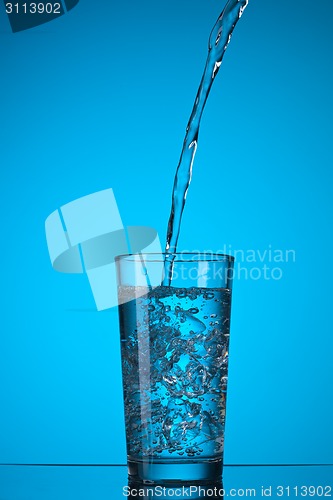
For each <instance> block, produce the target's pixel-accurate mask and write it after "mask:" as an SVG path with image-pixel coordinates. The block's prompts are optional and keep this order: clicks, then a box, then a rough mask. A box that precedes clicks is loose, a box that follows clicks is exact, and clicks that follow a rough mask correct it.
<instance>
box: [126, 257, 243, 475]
mask: <svg viewBox="0 0 333 500" xmlns="http://www.w3.org/2000/svg"><path fill="white" fill-rule="evenodd" d="M233 260H234V259H233V257H231V256H229V255H222V254H207V253H175V254H132V255H121V256H118V257H116V266H117V279H118V300H119V323H120V334H121V357H122V377H123V391H124V406H125V427H126V443H127V456H128V468H129V475H130V476H131V477H132V478H133V479H135V480H140V481H145V482H149V483H161V482H163V483H166V482H168V481H170V482H172V481H186V482H188V483H193V484H194V483H195V482H200V483H204V482H205V481H206V482H212V481H215V480H217V479H218V478H219V477H220V476H221V474H222V464H223V448H224V427H225V416H226V397H227V381H228V350H229V331H230V330H229V329H230V309H231V288H232V278H233ZM165 272H167V274H168V276H169V279H168V280H165Z"/></svg>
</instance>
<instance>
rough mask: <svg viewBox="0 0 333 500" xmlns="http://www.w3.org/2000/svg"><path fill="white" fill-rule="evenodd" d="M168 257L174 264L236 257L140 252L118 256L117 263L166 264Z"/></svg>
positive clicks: (217, 254)
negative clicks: (147, 262) (148, 262)
mask: <svg viewBox="0 0 333 500" xmlns="http://www.w3.org/2000/svg"><path fill="white" fill-rule="evenodd" d="M166 256H168V260H170V261H171V260H172V257H174V259H173V262H234V260H235V257H233V256H232V255H228V254H225V253H214V252H170V253H169V252H139V253H128V254H120V255H117V256H116V257H115V258H114V259H115V261H116V262H117V261H121V260H126V259H128V260H131V261H135V260H138V261H142V259H144V260H146V259H145V257H148V259H149V261H150V262H162V261H163V262H164V261H165V260H166Z"/></svg>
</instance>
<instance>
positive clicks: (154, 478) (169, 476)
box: [128, 459, 222, 484]
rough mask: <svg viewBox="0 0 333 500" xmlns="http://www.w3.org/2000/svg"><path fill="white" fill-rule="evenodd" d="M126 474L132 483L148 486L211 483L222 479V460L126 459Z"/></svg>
mask: <svg viewBox="0 0 333 500" xmlns="http://www.w3.org/2000/svg"><path fill="white" fill-rule="evenodd" d="M128 474H129V476H130V479H131V480H133V481H140V482H143V483H149V484H160V483H163V484H165V483H175V482H181V483H188V484H196V483H200V484H205V483H212V482H215V481H220V480H221V479H222V460H221V459H215V460H205V461H203V460H201V461H195V460H193V461H187V462H186V461H184V460H183V461H175V460H165V461H160V462H158V461H155V460H154V461H149V460H146V461H143V460H141V461H139V460H133V459H128Z"/></svg>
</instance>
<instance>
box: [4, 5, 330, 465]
mask: <svg viewBox="0 0 333 500" xmlns="http://www.w3.org/2000/svg"><path fill="white" fill-rule="evenodd" d="M222 7H223V2H222V3H219V2H217V1H212V0H209V1H207V0H182V1H179V0H167V1H166V0H159V1H158V2H157V1H155V2H153V1H152V0H146V1H145V2H137V1H134V0H131V1H128V0H126V1H122V2H114V1H108V0H100V1H99V2H92V1H88V0H81V1H80V2H79V4H78V5H77V6H76V7H75V8H74V9H73V10H72V11H71V12H70V13H68V14H66V15H64V16H62V17H61V18H59V19H58V20H55V21H52V22H50V23H48V24H44V25H42V26H40V27H37V28H34V29H32V30H28V31H24V32H19V33H16V34H13V33H12V32H11V30H10V25H9V21H8V19H7V17H6V14H5V11H4V9H0V38H1V46H2V52H1V62H0V67H1V75H2V76H1V90H2V92H1V96H0V100H1V122H2V123H1V130H2V132H1V139H0V141H1V153H0V154H1V156H0V157H1V170H0V179H1V180H0V204H1V206H0V210H1V231H2V238H1V240H2V244H1V250H0V252H1V264H2V272H1V318H2V319H1V327H0V328H1V334H0V409H1V411H0V462H2V463H4V462H21V463H125V460H126V456H125V438H124V424H123V409H122V395H121V378H120V362H119V358H120V353H119V340H118V323H117V321H118V320H117V311H116V310H115V309H112V310H109V311H105V312H100V313H97V312H96V311H95V306H94V302H93V298H92V294H91V292H90V289H89V285H88V283H87V280H86V278H85V277H84V276H78V275H76V276H74V275H63V274H58V273H56V272H55V271H53V269H52V267H51V264H50V261H49V257H48V252H47V247H46V242H45V235H44V221H45V219H46V217H47V216H48V215H49V214H50V213H51V212H52V211H54V210H55V209H57V208H58V207H60V206H61V205H63V204H65V203H67V202H69V201H72V200H74V199H76V198H79V197H81V196H84V195H87V194H90V193H93V192H95V191H99V190H101V189H105V188H108V187H112V188H113V189H114V192H115V196H116V198H117V201H118V205H119V209H120V212H121V216H122V219H123V222H124V223H125V224H127V225H149V226H153V227H155V228H156V229H157V230H158V231H159V233H160V237H161V240H162V241H163V240H164V235H165V230H166V223H167V218H168V215H169V209H170V196H171V189H172V183H173V176H174V171H175V167H176V164H177V161H178V157H179V153H180V149H181V143H182V139H183V135H184V130H185V126H186V123H187V119H188V116H189V113H190V111H191V107H192V103H193V100H194V97H195V93H196V90H197V86H198V83H199V80H200V78H201V73H202V69H203V65H204V62H205V58H206V47H207V39H208V35H209V32H210V29H211V27H212V25H213V23H214V22H215V19H216V17H217V15H218V14H219V12H220V11H221V9H222ZM316 8H317V11H316V10H315V9H316ZM332 15H333V4H332V1H331V0H321V1H320V2H319V3H318V4H314V2H312V1H310V0H304V1H302V2H301V3H300V2H291V1H290V0H278V1H275V2H274V1H273V0H255V1H254V0H250V4H249V6H248V9H247V10H246V12H245V13H244V18H243V19H242V20H241V22H240V24H239V25H238V27H237V29H236V31H235V35H234V37H233V40H232V43H231V45H230V47H229V49H228V52H227V54H226V57H225V61H224V65H223V68H222V69H221V74H219V76H218V79H217V81H216V82H215V85H214V87H213V90H212V93H211V96H210V98H209V101H208V104H207V108H206V110H205V114H204V118H203V123H202V129H201V135H200V142H199V149H198V153H197V157H196V161H195V167H194V175H193V182H192V185H191V189H190V192H189V195H188V203H187V206H186V210H185V214H184V224H183V229H182V234H181V240H180V249H188V250H194V249H197V248H200V249H212V250H217V249H221V248H223V246H224V245H225V244H227V245H228V244H230V245H232V248H234V249H244V250H246V249H260V250H264V249H265V248H267V247H268V246H269V245H272V247H273V248H277V249H282V250H286V249H293V250H295V252H296V262H295V263H288V264H285V265H284V266H283V278H282V279H281V280H279V281H275V280H269V281H268V280H264V279H260V280H245V279H241V280H237V281H236V282H235V288H234V301H233V317H232V342H231V344H232V345H231V354H232V356H231V362H230V382H229V394H228V422H227V439H226V450H225V460H226V462H227V463H332V462H333V446H332V445H333V431H332V419H333V409H332V354H333V341H332V306H331V301H332V288H333V269H332V250H333V248H332V247H333V240H332V224H331V219H332V203H333V201H332V200H333V196H332V194H333V193H332V191H333V188H332V172H331V166H332V147H331V144H332V111H333V98H332V86H333V73H332V65H331V60H332V49H333V32H332V25H331V19H332Z"/></svg>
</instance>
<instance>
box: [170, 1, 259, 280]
mask: <svg viewBox="0 0 333 500" xmlns="http://www.w3.org/2000/svg"><path fill="white" fill-rule="evenodd" d="M248 2H249V0H228V2H227V4H226V5H225V7H224V9H223V11H222V12H221V14H220V15H219V17H218V19H217V21H216V23H215V25H214V27H213V29H212V31H211V34H210V37H209V44H208V56H207V61H206V66H205V69H204V73H203V76H202V79H201V82H200V85H199V89H198V92H197V95H196V98H195V102H194V106H193V110H192V113H191V116H190V119H189V122H188V124H187V128H186V135H185V139H184V143H183V149H182V152H181V156H180V160H179V163H178V167H177V171H176V176H175V181H174V186H173V193H172V206H171V213H170V218H169V222H168V230H167V238H166V247H165V250H166V253H167V254H172V253H174V252H176V249H177V242H178V238H179V232H180V225H181V219H182V214H183V210H184V206H185V201H186V196H187V191H188V188H189V185H190V182H191V177H192V167H193V161H194V157H195V153H196V150H197V147H198V136H199V127H200V121H201V117H202V113H203V110H204V107H205V104H206V101H207V98H208V95H209V92H210V89H211V87H212V85H213V82H214V79H215V77H216V75H217V73H218V71H219V69H220V67H221V64H222V59H223V56H224V54H225V51H226V50H227V47H228V45H229V43H230V40H231V36H232V33H233V31H234V28H235V26H236V24H237V22H238V21H239V19H240V18H241V16H242V14H243V12H244V10H245V8H246V7H247V5H248ZM171 276H172V256H170V258H169V260H167V261H166V269H165V278H164V282H163V284H164V285H168V284H169V285H170V281H171Z"/></svg>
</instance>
